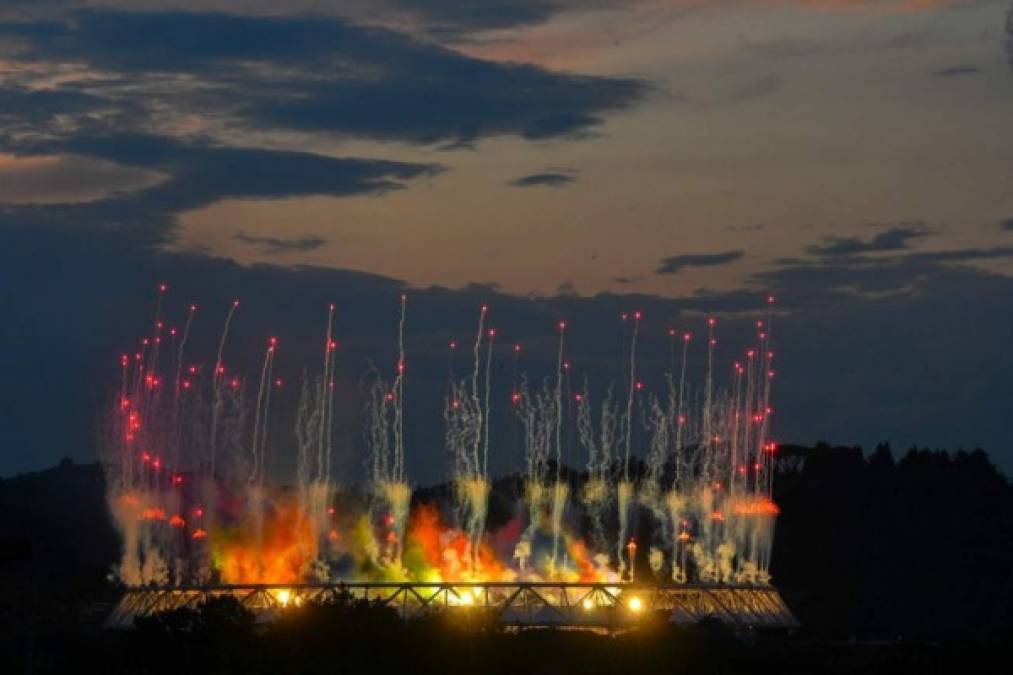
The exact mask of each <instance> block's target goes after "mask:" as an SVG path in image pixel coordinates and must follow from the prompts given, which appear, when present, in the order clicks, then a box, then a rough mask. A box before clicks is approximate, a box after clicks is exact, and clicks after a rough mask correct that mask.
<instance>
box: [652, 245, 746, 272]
mask: <svg viewBox="0 0 1013 675" xmlns="http://www.w3.org/2000/svg"><path fill="white" fill-rule="evenodd" d="M743 255H745V252H744V251H725V252H724V253H690V254H685V255H676V256H671V257H669V258H665V259H663V260H662V261H661V265H660V266H659V267H658V269H656V270H655V271H654V273H655V274H678V273H679V272H681V271H682V270H684V269H685V268H687V267H715V266H717V265H727V264H728V263H730V262H735V261H736V260H739V259H740V258H742V256H743Z"/></svg>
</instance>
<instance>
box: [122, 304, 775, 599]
mask: <svg viewBox="0 0 1013 675" xmlns="http://www.w3.org/2000/svg"><path fill="white" fill-rule="evenodd" d="M164 293H165V290H164V287H162V286H160V287H159V295H158V298H157V300H156V302H155V303H154V304H155V313H154V317H155V320H154V322H153V326H154V327H153V329H152V330H150V331H148V330H147V326H148V325H150V324H148V321H147V320H145V321H144V325H145V329H144V330H143V337H142V338H141V340H140V344H139V345H138V347H137V348H136V350H135V351H131V352H130V353H127V354H123V355H122V356H121V357H120V359H119V372H118V375H117V376H118V380H119V382H118V386H117V387H116V389H115V400H114V401H113V402H111V403H112V404H111V405H110V410H109V415H108V418H107V420H106V421H107V424H106V427H105V428H106V430H107V431H108V436H107V438H108V440H107V442H106V443H105V444H104V446H103V465H104V467H105V468H106V475H107V485H108V490H109V491H108V502H109V509H110V513H111V514H112V516H113V520H114V523H115V525H116V527H117V529H118V530H119V532H120V534H121V537H122V541H123V551H122V556H121V559H120V562H119V564H118V565H117V567H116V569H115V574H116V576H117V578H119V579H120V580H122V581H123V582H124V583H127V584H130V585H148V584H158V585H164V584H173V583H174V584H207V583H217V582H226V583H237V582H239V583H284V584H287V583H293V584H295V583H299V582H312V581H321V580H329V579H349V580H353V579H354V580H374V581H381V580H383V581H394V580H415V581H440V580H449V581H469V580H471V581H483V580H513V579H517V578H522V579H527V580H536V581H537V580H547V579H555V580H561V581H574V580H584V581H597V582H600V583H618V582H619V581H620V580H623V579H626V580H629V581H633V580H634V574H635V572H636V570H635V568H636V563H637V560H636V553H637V542H634V541H633V540H632V539H630V538H629V529H630V522H631V520H632V518H633V517H635V514H636V513H645V514H646V513H649V514H650V515H651V516H653V517H652V518H651V519H650V520H649V521H648V522H651V523H658V524H659V526H658V527H659V528H660V529H655V531H654V536H653V538H652V539H651V541H650V542H649V543H650V549H649V550H647V549H645V559H646V562H647V564H648V565H649V567H650V569H651V570H652V571H653V572H654V574H655V575H658V576H660V575H662V574H669V573H670V576H671V579H672V580H674V581H676V582H679V583H683V582H690V581H693V582H714V583H742V584H757V585H763V584H768V583H769V581H770V577H769V571H768V568H769V561H770V547H771V543H772V537H773V531H774V522H775V519H776V516H777V512H778V511H777V507H776V505H775V504H774V503H773V502H772V501H771V499H770V490H771V480H772V475H773V469H774V458H773V453H774V452H775V451H776V446H775V445H774V444H773V443H772V442H771V441H770V423H771V419H770V418H771V414H772V408H771V406H770V403H771V396H772V378H773V376H774V371H773V359H774V352H773V346H772V345H773V342H772V337H771V336H772V320H773V311H774V310H773V298H770V299H769V302H768V307H767V313H766V317H765V318H764V319H763V320H761V321H757V322H756V324H755V326H756V334H755V335H756V337H755V339H756V342H755V344H753V343H750V344H751V347H750V348H749V349H748V350H747V351H746V352H745V358H743V359H741V360H740V362H737V363H733V364H732V369H731V373H730V375H731V379H730V380H729V382H728V386H727V389H725V388H722V387H721V386H719V384H720V383H716V382H715V379H716V374H715V373H717V372H720V373H724V372H726V371H725V370H724V369H723V368H722V369H719V370H718V371H715V370H714V368H715V364H716V352H715V344H716V340H715V338H714V323H715V322H714V321H713V320H712V319H711V320H708V328H709V329H708V335H709V342H708V353H707V361H706V370H705V371H704V372H703V373H701V374H702V375H703V377H702V378H700V379H701V385H702V386H700V387H699V388H693V387H691V386H690V385H689V382H690V381H691V380H692V379H693V378H691V377H690V373H689V372H688V365H687V364H688V350H689V342H690V337H689V334H688V333H686V334H684V335H683V336H682V343H683V344H682V354H681V357H682V358H681V362H678V363H677V361H676V358H677V355H676V353H675V340H676V339H677V334H676V333H675V332H674V331H670V332H669V337H670V338H671V342H670V345H669V351H670V353H669V371H670V372H668V373H667V374H666V377H665V382H666V384H667V387H666V389H667V392H666V391H665V390H662V391H660V392H658V393H656V394H655V393H651V392H649V391H648V392H644V393H643V396H644V398H643V400H642V401H638V400H637V399H636V398H635V397H637V396H639V395H641V391H642V390H643V384H642V382H641V381H640V380H639V379H638V377H637V376H638V364H637V361H636V357H637V349H638V343H637V340H638V338H639V329H638V328H639V326H638V324H639V320H640V316H639V313H637V314H635V315H633V316H630V318H631V319H633V318H634V316H635V320H634V323H633V326H631V332H630V335H629V336H628V337H629V342H628V343H627V344H628V346H629V352H628V354H627V355H626V356H628V358H629V365H628V368H624V378H623V379H624V382H623V383H622V385H621V386H624V387H625V388H626V390H627V391H626V396H627V398H626V401H625V402H622V401H621V400H620V401H616V399H615V397H614V396H613V387H609V389H608V392H607V394H606V395H605V396H604V399H603V400H602V401H596V402H594V403H595V405H592V399H591V396H590V387H589V384H588V382H587V381H586V379H585V382H584V383H583V386H582V388H581V389H580V390H579V391H577V392H576V393H574V392H572V391H571V389H570V380H569V369H568V363H567V362H566V361H565V360H564V356H565V348H566V344H565V342H564V338H565V335H564V332H565V328H566V325H565V323H563V322H560V324H559V329H560V335H559V336H558V337H559V345H558V349H557V351H556V354H555V355H556V363H555V367H556V375H555V379H554V380H551V379H549V378H545V379H544V380H542V382H541V384H540V386H539V387H537V388H534V389H533V388H531V387H529V383H528V380H527V377H526V376H525V375H523V374H522V373H519V372H518V368H517V358H518V357H517V351H518V350H517V349H516V347H515V349H514V355H513V361H514V368H513V381H512V386H513V393H512V394H511V400H512V402H513V404H514V408H515V411H516V414H517V416H518V419H519V422H520V424H515V425H514V427H513V428H514V429H515V430H523V446H524V453H525V475H524V479H523V480H524V483H525V486H524V487H525V500H526V510H527V519H526V520H527V522H526V523H525V520H524V516H523V515H521V516H519V517H517V518H515V519H514V520H513V521H510V523H509V524H508V525H506V526H504V527H503V528H502V529H499V530H496V531H490V532H487V531H486V528H487V523H486V514H487V509H488V503H489V497H490V479H489V461H490V459H491V458H490V454H491V452H492V448H491V438H492V435H493V434H494V433H495V430H494V429H493V428H492V426H493V423H494V422H495V423H496V424H503V422H501V421H500V420H499V419H498V418H497V419H496V420H493V419H492V417H493V416H492V415H491V414H490V411H491V405H492V403H491V402H492V394H493V392H492V386H491V379H492V359H493V356H494V354H493V349H494V339H495V331H494V330H493V329H491V328H488V327H487V325H486V324H487V311H486V310H485V309H484V308H483V310H482V313H481V315H480V316H479V321H478V330H477V333H476V335H475V346H474V348H473V350H472V353H473V357H474V359H473V363H472V370H471V372H470V373H469V374H468V375H467V376H466V377H465V379H463V380H460V381H455V379H454V369H453V357H452V355H453V352H454V349H453V345H452V346H451V350H450V351H451V357H450V359H449V362H448V380H449V382H448V393H447V401H446V408H445V412H444V415H445V420H446V425H447V426H446V442H447V448H448V450H449V452H450V456H451V458H452V460H453V476H454V495H453V496H454V502H455V503H456V506H457V509H458V515H459V519H458V520H459V522H460V523H461V526H459V527H455V526H452V525H447V524H444V523H443V522H442V521H441V516H440V513H439V509H438V508H437V505H434V504H428V505H425V504H419V505H418V506H417V507H416V508H414V509H412V508H411V506H412V505H411V499H412V492H411V487H410V485H409V484H408V482H407V479H406V465H405V444H406V437H405V429H404V424H405V418H404V407H403V406H404V403H405V399H406V398H407V396H406V393H407V387H406V383H407V378H406V358H405V329H406V301H405V299H404V298H402V300H401V307H400V309H401V314H400V321H399V323H398V343H397V344H398V358H397V364H396V370H395V373H393V376H392V378H391V379H390V380H389V381H388V382H384V381H383V380H382V379H381V377H380V375H379V373H378V372H377V371H375V370H374V371H372V372H371V373H370V375H369V378H370V379H368V380H365V382H368V383H369V386H366V387H364V394H365V397H366V402H365V423H366V424H365V434H366V446H367V447H368V449H369V453H370V454H369V462H368V464H367V466H368V473H369V480H370V490H369V492H370V494H371V495H372V498H371V499H369V500H361V499H358V498H357V497H355V496H354V493H353V494H344V493H340V492H338V491H336V490H335V488H334V482H333V477H332V476H331V471H330V469H331V460H332V444H333V440H332V437H333V432H334V428H333V419H334V397H335V392H334V383H335V375H336V372H337V366H336V363H337V360H336V348H337V343H336V342H335V340H334V314H335V310H334V307H333V306H331V307H330V308H329V311H328V315H327V326H326V331H325V350H324V359H323V370H322V372H320V371H317V372H315V373H312V374H311V373H310V372H308V371H307V370H305V369H304V375H303V383H302V395H301V397H300V398H299V402H298V408H297V410H296V423H295V429H294V431H295V442H296V452H295V465H296V466H295V468H296V484H295V486H294V489H283V488H274V487H272V486H271V485H270V484H269V481H268V473H269V472H268V464H269V463H270V464H272V465H274V464H275V463H276V462H274V461H271V462H268V459H269V456H268V448H269V443H268V437H269V431H270V426H269V422H270V421H271V415H272V407H277V405H276V403H277V402H276V401H274V400H273V396H274V394H273V389H274V388H277V387H280V386H281V381H280V379H279V380H275V379H274V367H275V356H276V354H277V341H276V340H275V339H274V338H271V339H270V340H269V341H268V344H267V349H266V351H265V352H264V354H263V359H262V361H260V362H258V364H257V365H258V366H259V373H258V375H259V378H256V379H253V378H251V382H250V384H251V385H253V384H254V383H256V385H257V386H256V389H255V394H256V395H255V397H254V396H252V394H253V393H254V391H253V390H252V387H251V397H250V400H247V399H246V396H245V391H246V387H245V384H244V381H243V379H242V378H241V377H239V375H238V374H236V373H235V372H234V371H235V370H236V369H232V368H230V370H229V373H228V376H226V374H225V368H224V365H223V355H224V350H225V347H226V345H227V344H228V342H227V340H228V337H229V327H230V323H231V318H232V317H231V315H232V314H233V313H234V311H235V309H236V305H235V304H234V305H233V307H232V309H231V311H230V313H229V316H227V317H226V322H225V326H224V328H223V330H222V334H221V337H220V339H219V340H218V352H217V358H216V359H215V361H214V363H215V370H214V371H213V372H212V373H211V374H210V377H206V378H205V377H203V376H202V374H201V372H200V368H199V366H197V365H191V366H186V365H185V361H184V356H185V347H186V345H187V344H188V339H189V338H190V331H191V323H192V320H193V316H194V312H195V310H196V307H195V306H191V308H190V313H189V315H188V316H187V320H186V322H185V324H183V329H182V331H181V332H179V334H178V335H179V337H178V339H177V332H176V331H175V330H174V329H172V328H168V327H166V326H165V325H164V324H163V322H162V318H161V317H162V314H163V313H165V312H166V306H164V302H163V297H162V294H164ZM169 338H171V340H169ZM163 339H165V340H169V341H168V342H167V343H166V345H165V346H164V348H163V345H162V340H163ZM170 343H171V348H169V346H168V345H169V344H170ZM483 349H485V350H486V351H484V352H483V351H482V350H483ZM163 372H164V373H165V374H166V375H167V377H164V376H163ZM564 377H565V378H566V381H565V382H564ZM483 378H484V379H483ZM166 382H168V383H169V385H168V386H166V385H165V383H166ZM169 386H171V387H172V390H171V391H169V390H168V387H169ZM571 397H572V399H571ZM564 402H565V403H566V404H567V405H574V411H573V417H574V425H573V427H572V428H571V426H570V424H569V423H568V422H567V418H569V417H570V411H569V408H566V409H564V407H563V404H564ZM596 406H597V407H596ZM634 422H636V423H637V424H640V425H641V426H642V427H643V430H642V432H637V433H638V434H639V433H643V434H644V436H643V437H644V439H645V452H644V455H643V459H644V465H645V467H646V470H645V471H644V472H642V473H640V472H638V473H637V474H636V475H634V472H633V471H632V470H631V468H630V466H631V463H632V462H633V461H634V459H635V454H636V453H635V452H634V450H635V449H634V448H633V444H634V438H633V435H634V428H633V425H634ZM564 425H567V428H566V430H565V431H566V433H567V436H566V441H565V442H564V436H563V433H564V429H563V426H564ZM571 434H573V435H575V436H576V437H577V439H578V440H579V442H580V444H581V445H582V446H583V448H584V450H585V451H586V452H587V479H586V480H584V481H583V484H580V483H572V481H573V480H574V479H573V477H572V476H570V475H568V474H565V473H564V471H563V469H562V467H563V460H564V459H567V458H568V457H567V453H568V452H570V451H571V450H570V449H569V445H570V442H571V441H570V439H571ZM212 438H213V439H214V440H213V442H212V441H211V439H212ZM638 438H639V436H638ZM215 456H217V460H216V462H215V469H214V471H212V470H211V469H210V466H211V462H210V460H211V458H212V457H215ZM618 461H622V462H623V464H622V471H619V470H618V469H619V467H618ZM553 463H554V470H553V471H552V473H551V474H550V470H549V469H550V467H551V466H553ZM188 464H189V465H191V466H189V467H188V466H187V465H188ZM194 479H195V480H194ZM613 481H615V483H613ZM574 486H576V488H574ZM571 489H579V492H578V494H579V495H580V499H579V500H577V501H575V502H574V504H570V503H569V501H568V499H569V492H570V490H571ZM613 495H615V496H614V497H613ZM613 498H615V499H616V501H617V504H618V509H617V512H618V515H619V518H618V519H617V520H618V523H617V527H616V530H617V531H615V532H611V535H612V536H609V535H610V529H609V528H610V527H611V523H610V522H608V518H607V514H609V513H612V511H611V509H612V501H611V500H612V499H613ZM377 504H383V507H384V518H383V520H382V524H381V523H380V522H378V521H377V519H376V518H375V515H376V513H375V511H374V509H375V507H376V505H377ZM635 509H639V510H635ZM571 510H572V511H573V512H574V513H580V512H581V511H582V513H583V514H586V516H587V520H586V521H584V522H589V523H590V528H589V534H590V539H589V542H588V543H585V542H584V541H582V540H581V538H580V536H579V535H578V533H577V532H576V531H574V529H572V528H573V527H574V526H575V525H576V523H578V522H581V521H582V519H573V522H572V523H569V522H567V516H568V515H569V514H570V511H571ZM339 511H340V512H339ZM613 536H614V537H615V539H612V537H613ZM510 550H512V551H513V557H512V561H511V560H507V561H503V560H501V559H500V558H499V557H498V556H500V555H504V554H506V552H507V551H510ZM606 551H613V552H615V553H617V555H615V558H616V559H615V560H614V561H613V565H614V566H613V567H610V556H609V555H608V554H607V553H606Z"/></svg>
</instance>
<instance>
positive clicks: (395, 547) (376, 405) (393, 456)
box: [366, 295, 411, 578]
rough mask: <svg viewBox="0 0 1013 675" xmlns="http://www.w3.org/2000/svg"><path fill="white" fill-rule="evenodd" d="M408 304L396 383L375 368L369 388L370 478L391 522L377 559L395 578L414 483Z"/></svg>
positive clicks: (401, 328) (400, 330) (404, 299)
mask: <svg viewBox="0 0 1013 675" xmlns="http://www.w3.org/2000/svg"><path fill="white" fill-rule="evenodd" d="M406 308H407V297H406V296H404V295H402V296H401V315H400V320H399V321H398V359H397V366H396V369H395V370H396V373H395V375H394V381H393V384H392V385H391V386H390V387H389V388H388V386H387V384H386V383H385V382H384V381H383V380H382V379H381V378H380V377H379V374H378V373H376V372H375V371H374V373H373V374H374V381H373V383H372V386H370V387H369V388H368V390H367V392H366V420H367V424H366V446H367V448H368V450H369V453H370V458H371V462H370V482H371V484H372V487H373V492H374V494H375V495H376V496H377V497H378V498H379V499H380V501H381V502H382V504H383V505H384V507H385V508H386V511H387V516H386V519H385V520H386V522H387V523H388V525H389V532H388V534H387V542H388V546H387V550H386V553H385V555H384V556H383V559H382V560H379V561H378V562H379V563H380V564H381V565H382V566H383V567H385V568H388V569H389V570H391V572H392V574H393V575H394V576H395V577H396V578H403V577H404V575H405V570H404V566H403V552H404V538H405V531H406V528H407V526H408V516H409V510H410V507H411V486H410V485H409V484H408V481H407V480H406V477H405V453H404V399H405V395H404V390H405V369H406V365H405V346H404V329H405V317H406ZM388 410H390V412H388ZM391 440H393V443H391Z"/></svg>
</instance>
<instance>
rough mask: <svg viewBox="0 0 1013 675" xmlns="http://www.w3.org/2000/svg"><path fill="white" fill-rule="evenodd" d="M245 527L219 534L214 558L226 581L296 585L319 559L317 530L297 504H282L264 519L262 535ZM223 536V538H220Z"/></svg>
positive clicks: (216, 536)
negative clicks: (315, 533) (311, 563)
mask: <svg viewBox="0 0 1013 675" xmlns="http://www.w3.org/2000/svg"><path fill="white" fill-rule="evenodd" d="M256 529H258V528H255V527H250V526H248V525H247V526H243V527H239V528H234V529H225V530H222V531H220V532H216V534H215V539H216V541H215V543H214V558H215V562H216V567H217V568H218V569H219V570H221V575H222V581H224V582H226V583H233V584H250V583H274V584H286V583H296V582H299V581H301V580H303V579H304V578H305V575H306V569H307V566H308V565H309V563H310V562H311V561H313V560H314V559H315V558H316V556H317V542H316V538H315V537H314V535H313V527H312V524H311V522H310V519H309V518H308V517H307V516H306V514H305V512H304V511H303V510H302V509H301V508H300V507H298V506H297V505H294V504H279V505H276V506H275V508H274V509H273V510H272V511H271V512H270V513H266V514H265V515H264V519H263V524H262V527H261V528H259V529H260V531H261V533H260V536H259V537H258V536H257V534H256V533H255V530H256ZM219 535H220V536H219Z"/></svg>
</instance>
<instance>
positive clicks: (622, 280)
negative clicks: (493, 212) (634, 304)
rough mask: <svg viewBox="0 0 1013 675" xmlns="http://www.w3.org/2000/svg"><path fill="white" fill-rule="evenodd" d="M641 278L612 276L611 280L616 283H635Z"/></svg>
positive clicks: (641, 278)
mask: <svg viewBox="0 0 1013 675" xmlns="http://www.w3.org/2000/svg"><path fill="white" fill-rule="evenodd" d="M641 280H643V277H612V281H614V282H616V283H617V284H635V283H637V282H638V281H641Z"/></svg>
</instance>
